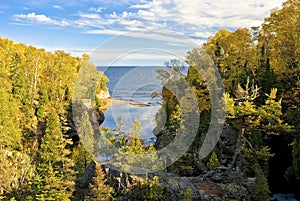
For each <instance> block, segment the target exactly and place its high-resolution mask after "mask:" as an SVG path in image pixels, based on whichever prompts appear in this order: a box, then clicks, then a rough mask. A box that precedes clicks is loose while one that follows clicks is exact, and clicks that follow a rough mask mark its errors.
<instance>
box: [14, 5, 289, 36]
mask: <svg viewBox="0 0 300 201" xmlns="http://www.w3.org/2000/svg"><path fill="white" fill-rule="evenodd" d="M125 1H126V2H125ZM283 1H284V0H269V1H265V0H248V1H233V0H210V1H207V0H185V1H182V0H166V1H164V0H150V1H136V0H124V1H122V3H123V4H122V5H127V8H128V9H129V10H126V8H124V11H121V12H113V11H112V12H109V13H108V12H105V13H104V11H103V10H105V8H104V7H90V8H89V9H88V10H89V11H88V12H85V13H83V12H79V13H77V14H75V16H77V19H69V20H62V19H51V18H50V17H47V16H46V15H43V14H39V15H38V14H35V13H29V14H27V15H24V14H20V15H15V17H14V19H15V20H16V21H18V22H26V23H40V24H51V25H57V26H73V27H79V28H85V33H90V34H111V35H116V34H122V33H124V32H127V31H145V32H149V31H153V30H170V31H175V32H177V33H180V34H183V35H185V36H188V37H191V38H193V40H196V41H200V40H203V39H204V38H207V37H208V36H210V35H213V34H214V33H215V31H216V30H218V29H221V28H227V29H228V28H229V29H231V30H234V29H237V28H239V27H251V26H258V25H261V23H262V22H263V19H264V18H265V17H267V16H268V15H269V13H270V10H271V9H273V8H275V7H279V6H280V5H281V4H282V2H283ZM113 5H115V4H113ZM105 11H107V10H105ZM87 30H90V31H87Z"/></svg>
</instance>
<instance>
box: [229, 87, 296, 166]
mask: <svg viewBox="0 0 300 201" xmlns="http://www.w3.org/2000/svg"><path fill="white" fill-rule="evenodd" d="M257 92H258V89H257V88H256V89H255V88H252V89H251V90H250V89H249V88H248V84H247V85H246V90H244V95H243V96H241V97H240V98H238V99H235V100H234V99H233V98H231V97H230V95H229V94H228V93H226V94H225V102H226V111H227V114H228V117H227V118H228V119H227V121H228V122H229V123H230V124H231V125H232V126H233V128H235V129H236V130H237V131H238V133H239V140H238V142H237V143H238V144H237V152H236V155H235V157H234V161H233V164H234V163H235V162H236V161H235V160H236V159H237V155H239V156H240V157H239V161H240V162H239V164H240V165H239V169H241V161H242V158H241V157H243V158H244V159H247V160H248V163H249V162H250V161H251V162H250V163H258V164H259V163H260V162H263V161H267V160H268V158H269V157H271V156H272V154H271V153H270V148H269V147H268V146H267V145H266V141H265V139H266V138H267V137H268V136H270V135H278V134H279V133H280V132H281V131H289V130H290V129H291V126H289V125H288V124H284V123H283V121H282V111H281V100H279V101H276V93H277V89H272V90H271V93H270V95H268V94H266V96H267V97H268V98H267V100H266V101H265V105H262V106H259V107H258V106H256V105H255V104H254V100H255V98H256V97H257Z"/></svg>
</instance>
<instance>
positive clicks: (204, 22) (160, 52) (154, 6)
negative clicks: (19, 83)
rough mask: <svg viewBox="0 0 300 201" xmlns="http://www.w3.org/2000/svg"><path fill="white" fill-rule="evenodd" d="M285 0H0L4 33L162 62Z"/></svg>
mask: <svg viewBox="0 0 300 201" xmlns="http://www.w3.org/2000/svg"><path fill="white" fill-rule="evenodd" d="M283 2H284V0H247V1H246V0H239V1H238V0H234V1H233V0H210V1H208V0H206V1H204V0H115V1H113V0H73V1H70V0H39V1H36V0H23V1H20V0H0V24H1V28H0V37H3V38H9V39H11V40H14V41H15V42H17V43H19V42H22V43H25V44H27V45H33V46H36V47H39V48H44V49H46V50H47V51H52V52H53V51H55V50H58V49H59V50H64V51H66V52H68V53H70V54H72V55H73V56H80V55H82V54H83V53H88V54H90V55H92V60H93V62H94V63H95V64H96V65H163V63H164V61H167V60H170V59H172V58H180V59H183V58H184V57H185V55H186V52H187V51H188V50H191V49H192V48H193V47H195V46H199V45H201V44H202V43H203V42H204V41H206V40H207V38H208V37H209V36H212V35H214V34H215V33H216V32H217V31H218V30H220V29H228V30H230V31H234V30H236V29H237V28H239V27H246V28H250V27H252V26H259V25H261V24H262V22H263V20H264V18H265V17H267V16H268V15H269V14H270V11H271V9H274V8H278V7H280V6H281V4H282V3H283Z"/></svg>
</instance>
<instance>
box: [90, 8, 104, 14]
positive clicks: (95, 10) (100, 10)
mask: <svg viewBox="0 0 300 201" xmlns="http://www.w3.org/2000/svg"><path fill="white" fill-rule="evenodd" d="M103 10H104V8H103V7H98V8H95V7H90V9H89V11H91V12H96V13H101V12H102V11H103Z"/></svg>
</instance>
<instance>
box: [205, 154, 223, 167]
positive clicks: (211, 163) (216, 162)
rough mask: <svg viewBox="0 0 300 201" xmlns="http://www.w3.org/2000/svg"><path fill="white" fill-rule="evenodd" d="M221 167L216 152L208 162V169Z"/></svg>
mask: <svg viewBox="0 0 300 201" xmlns="http://www.w3.org/2000/svg"><path fill="white" fill-rule="evenodd" d="M220 165H221V163H220V162H219V159H218V156H217V154H216V152H214V151H213V152H212V154H211V156H210V158H209V161H208V162H207V167H208V169H210V170H212V169H214V168H216V167H219V166H220Z"/></svg>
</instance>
